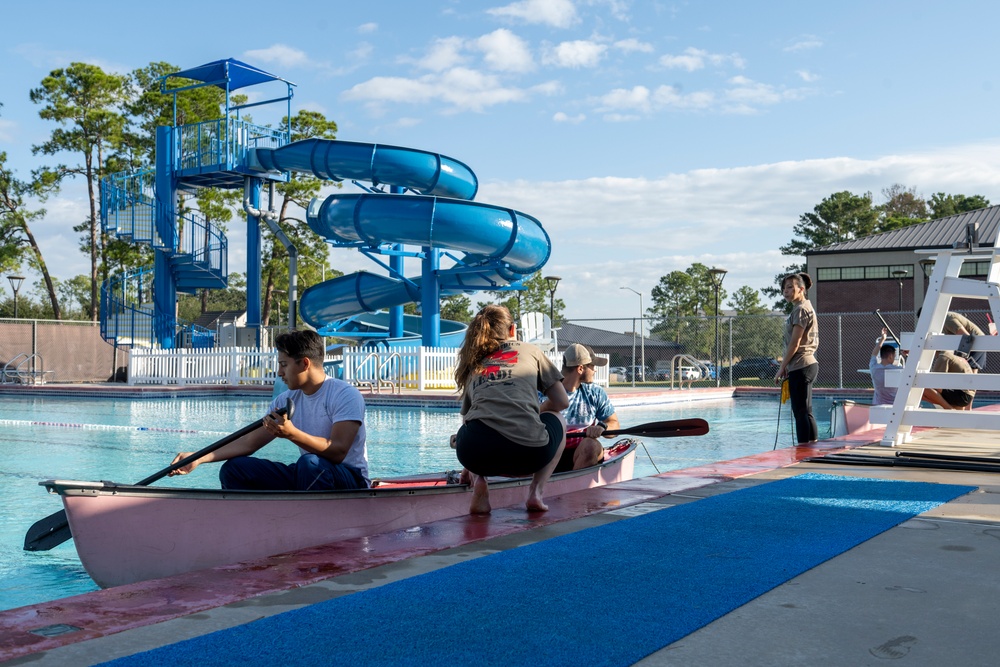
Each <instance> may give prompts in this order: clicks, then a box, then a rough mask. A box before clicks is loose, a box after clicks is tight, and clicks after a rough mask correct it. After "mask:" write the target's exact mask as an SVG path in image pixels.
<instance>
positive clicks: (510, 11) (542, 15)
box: [486, 0, 580, 28]
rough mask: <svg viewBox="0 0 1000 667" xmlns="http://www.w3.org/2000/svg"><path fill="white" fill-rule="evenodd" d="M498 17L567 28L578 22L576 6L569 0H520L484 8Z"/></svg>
mask: <svg viewBox="0 0 1000 667" xmlns="http://www.w3.org/2000/svg"><path fill="white" fill-rule="evenodd" d="M486 13H487V14H490V15H492V16H497V17H500V18H508V19H519V20H521V21H523V22H524V23H541V24H544V25H550V26H553V27H555V28H569V27H570V26H573V25H575V24H576V23H578V22H579V20H580V19H579V17H578V16H577V15H576V7H574V6H573V3H572V2H571V1H570V0H520V2H512V3H511V4H509V5H505V6H503V7H494V8H492V9H487V10H486Z"/></svg>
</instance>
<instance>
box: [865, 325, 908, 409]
mask: <svg viewBox="0 0 1000 667" xmlns="http://www.w3.org/2000/svg"><path fill="white" fill-rule="evenodd" d="M888 337H889V330H888V329H886V328H884V327H883V328H882V337H881V338H879V339H878V340H877V341H876V342H875V347H874V348H873V349H872V356H871V359H870V360H869V361H868V370H869V371H870V372H871V374H872V387H873V388H874V389H875V393H874V394H872V405H892V403H893V401H895V400H896V388H895V387H886V386H885V372H886V371H887V370H889V369H890V368H901V367H902V364H901V363H899V361H900V360H899V359H898V358H897V356H896V347H895V346H894V345H890V344H888V343H887V342H886V339H887V338H888Z"/></svg>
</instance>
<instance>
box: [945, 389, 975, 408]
mask: <svg viewBox="0 0 1000 667" xmlns="http://www.w3.org/2000/svg"><path fill="white" fill-rule="evenodd" d="M973 396H974V394H970V393H969V392H967V391H962V390H961V389H942V390H941V398H943V399H944V400H946V401H948V405H950V406H952V407H955V408H964V407H965V406H967V405H971V404H972V397H973Z"/></svg>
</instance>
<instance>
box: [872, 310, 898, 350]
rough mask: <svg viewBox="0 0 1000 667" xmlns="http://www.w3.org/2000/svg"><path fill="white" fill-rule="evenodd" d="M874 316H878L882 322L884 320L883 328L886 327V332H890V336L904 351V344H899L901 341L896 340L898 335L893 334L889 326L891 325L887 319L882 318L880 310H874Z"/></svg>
mask: <svg viewBox="0 0 1000 667" xmlns="http://www.w3.org/2000/svg"><path fill="white" fill-rule="evenodd" d="M873 314H874V315H876V316H878V318H879V319H880V320H882V326H884V327H885V330H886V332H888V334H889V335H890V336H892V339H893V340H894V341H896V345H899V349H900V351H902V349H903V344H902V343H900V342H899V339H898V338H896V334H894V333H892V327H890V326H889V323H888V322H886V321H885V318H884V317H882V313H881V312H879V309H878V308H876V309H875V310H874V312H873Z"/></svg>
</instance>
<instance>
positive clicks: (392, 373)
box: [354, 352, 403, 394]
mask: <svg viewBox="0 0 1000 667" xmlns="http://www.w3.org/2000/svg"><path fill="white" fill-rule="evenodd" d="M369 361H371V367H372V368H373V369H374V370H375V372H374V373H373V374H372V375H371V376H370V377H368V378H366V379H363V380H362V379H360V378H358V379H355V380H354V386H356V387H358V388H362V387H367V388H368V390H369V391H371V392H372V393H374V394H381V393H382V389H383V388H388V389H389V393H392V394H399V393H401V392H402V389H403V383H402V373H403V363H402V362H403V357H402V355H400V354H399V352H393V353H391V354H390V355H389V356H387V357H386V358H385V359H382V355H380V354H379V353H378V352H370V353H369V354H368V355H367V356H366V357H365V358H364V359H362V360H361V363H359V364H358V365H357V367H356V368H355V372H357V371H359V370H360V369H362V368H365V367H366V365H368V364H369ZM393 361H395V362H396V363H392V362H393Z"/></svg>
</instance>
